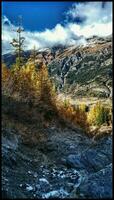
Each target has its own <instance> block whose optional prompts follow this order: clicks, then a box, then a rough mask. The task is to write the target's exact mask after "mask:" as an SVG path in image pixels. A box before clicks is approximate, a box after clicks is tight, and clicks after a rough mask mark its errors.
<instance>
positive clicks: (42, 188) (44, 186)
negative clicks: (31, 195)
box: [36, 178, 50, 193]
mask: <svg viewBox="0 0 114 200" xmlns="http://www.w3.org/2000/svg"><path fill="white" fill-rule="evenodd" d="M36 190H37V191H39V192H43V193H44V192H49V190H50V184H49V181H48V180H47V179H45V178H40V179H39V183H38V184H37V185H36Z"/></svg>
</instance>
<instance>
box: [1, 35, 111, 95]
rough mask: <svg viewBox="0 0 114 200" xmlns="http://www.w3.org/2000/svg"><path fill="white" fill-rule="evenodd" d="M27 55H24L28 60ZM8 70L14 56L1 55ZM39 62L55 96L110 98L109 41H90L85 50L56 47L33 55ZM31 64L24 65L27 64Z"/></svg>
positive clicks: (105, 39)
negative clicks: (60, 94) (43, 63)
mask: <svg viewBox="0 0 114 200" xmlns="http://www.w3.org/2000/svg"><path fill="white" fill-rule="evenodd" d="M29 56H30V52H25V58H26V59H27V58H29ZM3 60H4V62H5V63H6V64H7V65H8V66H9V65H11V63H13V62H14V61H15V56H14V55H10V54H7V55H4V56H3ZM40 61H43V62H45V63H46V65H47V66H48V69H49V74H50V76H51V78H52V80H53V81H54V82H55V84H56V88H57V90H58V91H59V92H66V93H68V94H71V95H72V96H93V97H94V96H95V97H111V96H112V38H111V37H106V38H99V37H92V38H89V39H88V44H87V45H86V46H78V47H77V46H71V47H62V46H57V47H53V48H52V49H49V48H47V49H44V50H40V51H38V52H37V58H36V63H39V62H40ZM31 62H32V61H30V60H29V61H28V63H31Z"/></svg>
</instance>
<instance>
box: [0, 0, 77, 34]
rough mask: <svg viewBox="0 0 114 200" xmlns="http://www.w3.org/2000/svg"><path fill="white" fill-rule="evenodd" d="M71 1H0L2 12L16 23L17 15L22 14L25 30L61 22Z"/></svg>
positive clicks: (40, 28)
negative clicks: (0, 2)
mask: <svg viewBox="0 0 114 200" xmlns="http://www.w3.org/2000/svg"><path fill="white" fill-rule="evenodd" d="M72 4H73V2H29V1H28V2H2V14H3V15H5V16H7V17H8V19H9V20H10V21H11V22H12V23H14V24H15V25H16V21H17V16H19V15H22V17H23V26H24V27H25V29H27V30H31V31H35V30H39V31H43V30H44V29H45V28H54V27H55V25H56V24H57V23H63V21H64V19H65V12H66V11H67V10H68V9H69V8H70V7H71V6H72Z"/></svg>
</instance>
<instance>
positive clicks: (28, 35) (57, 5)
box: [2, 1, 112, 54]
mask: <svg viewBox="0 0 114 200" xmlns="http://www.w3.org/2000/svg"><path fill="white" fill-rule="evenodd" d="M19 15H21V16H22V24H23V27H24V30H25V31H24V32H23V33H22V34H23V36H24V37H25V39H26V40H25V49H26V50H29V49H32V48H33V46H34V45H35V46H36V48H37V49H42V48H47V47H52V46H54V45H67V46H69V45H79V44H84V45H85V44H86V38H88V37H91V36H93V35H97V36H108V35H110V34H112V2H100V1H99V2H77V3H76V2H2V53H3V54H4V53H8V52H10V51H13V49H12V47H11V45H10V42H11V41H12V38H15V37H17V34H16V32H15V31H14V30H16V28H17V26H18V16H19Z"/></svg>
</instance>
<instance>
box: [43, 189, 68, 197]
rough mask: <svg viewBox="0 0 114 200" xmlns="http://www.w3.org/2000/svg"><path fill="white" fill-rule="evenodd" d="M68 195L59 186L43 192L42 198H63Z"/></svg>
mask: <svg viewBox="0 0 114 200" xmlns="http://www.w3.org/2000/svg"><path fill="white" fill-rule="evenodd" d="M68 195H69V194H68V193H67V192H66V191H65V190H64V189H63V188H61V189H60V190H53V191H51V192H48V193H47V194H43V195H42V198H46V199H48V198H65V197H68Z"/></svg>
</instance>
